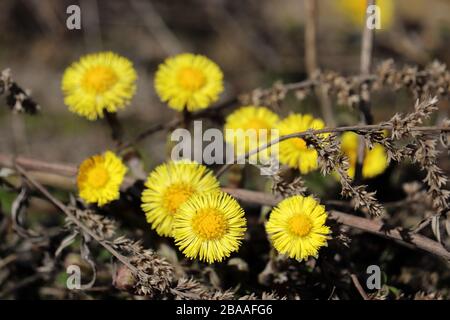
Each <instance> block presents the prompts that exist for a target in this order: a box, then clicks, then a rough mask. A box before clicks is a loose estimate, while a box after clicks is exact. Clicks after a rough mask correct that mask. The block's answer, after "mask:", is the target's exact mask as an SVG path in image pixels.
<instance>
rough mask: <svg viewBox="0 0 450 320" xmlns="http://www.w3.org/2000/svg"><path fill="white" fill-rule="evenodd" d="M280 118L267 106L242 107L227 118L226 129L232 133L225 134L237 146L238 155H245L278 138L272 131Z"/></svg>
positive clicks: (226, 138)
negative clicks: (273, 135)
mask: <svg viewBox="0 0 450 320" xmlns="http://www.w3.org/2000/svg"><path fill="white" fill-rule="evenodd" d="M279 120H280V119H279V118H278V115H277V114H276V113H273V112H272V111H270V110H269V109H268V108H266V107H256V106H245V107H241V108H239V109H237V110H236V111H234V112H233V113H231V114H230V115H229V116H228V117H227V118H226V121H225V126H224V129H225V131H227V130H228V132H229V133H230V134H227V133H226V134H225V140H226V141H227V142H228V143H231V144H232V145H233V146H234V147H235V152H236V155H237V156H240V155H243V154H245V153H246V152H248V151H250V150H253V149H256V148H257V147H258V146H259V145H261V144H266V143H268V142H270V141H271V140H272V139H274V138H276V137H271V132H270V131H271V129H274V128H275V126H276V124H277V122H278V121H279ZM247 130H250V131H247ZM260 137H261V138H262V139H260ZM240 144H242V146H239V145H240Z"/></svg>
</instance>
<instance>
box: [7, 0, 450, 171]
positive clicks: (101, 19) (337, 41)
mask: <svg viewBox="0 0 450 320" xmlns="http://www.w3.org/2000/svg"><path fill="white" fill-rule="evenodd" d="M344 1H353V0H344ZM339 2H340V1H336V0H319V29H318V59H319V65H320V67H321V68H322V69H332V70H336V71H339V72H343V73H345V74H352V73H357V72H358V70H359V52H360V39H361V27H359V26H356V25H354V24H353V23H352V22H351V19H349V17H348V16H346V14H345V13H344V12H342V10H340V8H339V5H338V3H339ZM393 2H395V13H394V20H393V24H392V25H391V26H390V27H389V28H388V29H386V28H383V30H381V31H380V32H378V31H377V33H376V37H375V50H374V65H376V63H377V62H379V61H381V60H383V59H386V58H394V59H395V61H396V63H398V64H399V65H403V64H405V63H412V64H418V65H425V64H427V63H428V62H431V61H432V60H434V59H439V60H441V61H442V62H444V63H447V64H448V63H449V62H450V55H449V53H450V46H449V45H448V43H449V41H450V14H449V13H450V1H448V0H395V1H393ZM71 4H78V5H80V6H81V12H82V30H68V29H67V28H66V19H67V17H68V15H67V14H66V8H67V6H69V5H71ZM304 22H305V11H304V1H302V0H280V1H275V0H253V1H224V0H183V1H163V0H155V1H145V0H80V1H75V0H67V1H66V0H2V1H1V3H0V30H1V32H0V68H1V69H5V68H11V69H12V72H13V77H14V79H15V80H16V81H17V82H18V83H19V84H21V85H22V86H23V87H26V88H29V89H31V90H32V93H33V96H34V98H35V99H36V100H37V101H38V102H39V103H40V105H41V106H42V112H41V114H40V115H38V116H37V117H32V116H27V115H14V114H11V113H10V112H9V110H8V109H7V107H6V106H2V107H0V151H1V152H17V153H19V154H22V155H28V156H32V157H35V158H39V159H43V160H51V161H64V162H70V163H78V162H80V161H81V160H82V159H83V158H85V157H87V156H89V155H91V154H93V153H96V152H101V151H103V150H105V148H108V147H112V146H113V142H112V140H111V138H110V134H109V129H108V128H107V126H106V124H105V123H104V121H97V122H89V121H87V120H85V119H83V118H80V117H78V116H77V115H75V114H73V113H70V112H69V111H68V110H67V108H66V106H65V105H64V103H63V97H62V94H61V90H60V80H61V76H62V73H63V71H64V69H65V68H66V67H67V66H68V65H69V64H70V63H71V62H73V61H75V60H77V59H78V58H79V57H80V56H81V55H83V54H86V53H89V52H94V51H98V50H112V51H115V52H117V53H119V54H121V55H124V56H126V57H128V58H129V59H131V60H132V61H133V63H134V64H135V66H136V68H137V70H138V74H139V81H138V91H137V95H136V96H135V98H134V99H133V101H132V105H131V106H130V107H128V108H127V109H126V110H125V111H124V112H121V113H119V118H120V119H121V120H122V121H123V122H124V126H125V130H126V135H127V137H131V136H134V135H135V134H137V133H138V132H140V131H142V130H143V129H145V128H146V127H148V126H149V125H151V124H152V123H154V122H159V121H164V120H166V119H167V120H168V119H170V118H172V117H173V116H174V112H173V111H171V110H170V109H168V108H167V107H166V106H165V105H164V104H162V103H161V102H160V101H159V100H158V98H157V97H156V95H155V92H154V89H153V74H154V72H155V70H156V68H157V65H158V64H159V63H161V62H162V61H163V60H164V59H165V58H166V57H167V56H169V55H172V54H176V53H179V52H184V51H188V52H194V53H201V54H204V55H206V56H208V57H210V58H211V59H212V60H214V61H215V62H217V63H218V64H219V65H220V66H221V68H222V69H223V71H224V74H225V81H226V90H225V93H224V94H223V95H222V98H223V99H226V98H227V97H231V96H233V95H236V94H238V93H242V92H247V91H249V90H252V89H254V88H257V87H266V86H271V85H272V83H273V82H274V81H277V80H282V81H283V82H289V81H298V80H302V79H304V78H306V72H305V63H304V60H305V59H304ZM374 99H375V100H374V112H375V117H376V121H379V120H383V119H384V118H387V117H388V116H390V115H391V114H392V113H393V112H394V111H393V109H395V110H401V109H402V108H403V109H404V108H408V107H410V103H411V99H410V97H408V96H407V95H406V94H404V95H394V94H391V93H387V94H385V95H379V96H378V97H377V96H376V97H374ZM3 103H4V102H3V101H2V104H3ZM285 104H286V105H285V106H284V107H285V109H286V110H285V112H287V111H288V110H300V111H303V110H307V111H310V112H314V113H318V108H317V104H316V103H312V102H311V101H310V100H306V101H303V102H298V101H295V100H293V99H292V101H291V100H287V101H286V102H285ZM393 104H395V108H393ZM165 143H166V137H165V136H164V134H162V133H161V134H158V135H155V137H152V138H151V139H148V140H147V141H146V142H145V143H144V144H142V147H143V148H142V150H143V151H144V152H143V154H144V157H145V158H146V161H147V163H150V164H154V163H158V162H160V161H162V159H163V158H164V148H165ZM159 150H161V152H160V151H159Z"/></svg>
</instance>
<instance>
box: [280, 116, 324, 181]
mask: <svg viewBox="0 0 450 320" xmlns="http://www.w3.org/2000/svg"><path fill="white" fill-rule="evenodd" d="M324 126H325V124H324V122H323V121H322V120H320V119H315V118H313V116H312V115H310V114H305V115H301V114H291V115H290V116H288V117H287V118H285V119H284V120H282V121H281V122H280V123H278V126H277V127H278V129H279V130H280V131H279V133H280V136H281V137H282V136H284V135H288V134H291V133H296V132H302V131H306V130H308V129H315V130H317V129H323V128H324ZM279 152H280V162H281V163H283V164H285V165H288V166H289V167H291V168H298V169H299V170H300V172H301V173H302V174H305V173H308V172H310V171H312V170H315V169H317V151H316V150H315V149H314V148H308V146H307V145H306V142H305V140H303V139H301V138H292V139H288V140H284V141H282V142H281V143H280V151H279Z"/></svg>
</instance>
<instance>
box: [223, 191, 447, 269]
mask: <svg viewBox="0 0 450 320" xmlns="http://www.w3.org/2000/svg"><path fill="white" fill-rule="evenodd" d="M223 190H224V191H225V192H227V193H229V194H230V195H232V196H233V197H235V198H237V199H239V200H241V201H247V202H251V203H256V204H260V205H267V206H275V205H277V203H278V202H279V201H280V200H281V199H280V198H277V197H275V196H273V195H271V194H267V193H263V192H258V191H250V190H243V189H232V188H223ZM329 218H330V219H333V220H336V221H337V222H339V223H342V224H345V225H347V226H350V227H353V228H356V229H360V230H363V231H366V232H369V233H373V234H376V235H379V236H382V237H384V238H387V239H391V240H395V241H398V242H399V243H401V244H404V245H407V246H411V245H412V246H414V247H417V248H419V249H422V250H424V251H427V252H429V253H432V254H434V255H436V256H438V257H440V258H443V259H445V260H450V252H448V251H447V250H446V249H445V248H444V247H443V246H442V245H441V244H440V243H439V242H436V241H433V240H431V239H429V238H427V237H424V236H421V235H418V234H412V233H410V232H409V230H407V229H404V228H400V227H398V228H394V229H390V230H386V228H385V226H384V225H383V223H381V222H379V221H375V220H370V219H367V218H362V217H357V216H353V215H350V214H348V213H344V212H340V211H337V210H330V211H329Z"/></svg>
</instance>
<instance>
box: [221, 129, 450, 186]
mask: <svg viewBox="0 0 450 320" xmlns="http://www.w3.org/2000/svg"><path fill="white" fill-rule="evenodd" d="M385 129H392V126H391V125H390V124H372V125H355V126H343V127H338V128H324V129H319V130H307V131H302V132H296V133H292V134H288V135H284V136H281V137H279V138H277V139H273V140H272V141H270V142H268V143H266V144H264V145H261V146H259V147H258V148H256V149H253V150H250V151H249V152H247V153H246V154H245V155H243V156H241V157H238V158H237V159H236V163H241V162H242V160H245V159H248V158H249V157H251V156H253V155H255V154H257V153H259V152H261V151H262V150H265V149H267V148H269V147H271V146H272V145H274V144H277V143H280V142H282V141H284V140H288V139H292V138H304V137H306V136H308V135H318V134H323V133H339V132H346V131H353V132H356V133H361V132H371V131H381V130H385ZM411 131H417V132H428V133H437V134H440V133H442V132H450V128H449V127H445V126H435V127H433V126H429V127H427V126H422V127H414V128H412V129H411ZM232 165H233V164H225V165H223V166H222V167H221V168H220V169H219V170H218V171H217V173H216V175H217V176H218V177H220V176H221V175H222V174H224V173H225V172H226V171H227V170H228V169H229V168H230V167H231V166H232Z"/></svg>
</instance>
